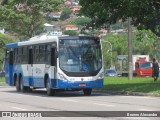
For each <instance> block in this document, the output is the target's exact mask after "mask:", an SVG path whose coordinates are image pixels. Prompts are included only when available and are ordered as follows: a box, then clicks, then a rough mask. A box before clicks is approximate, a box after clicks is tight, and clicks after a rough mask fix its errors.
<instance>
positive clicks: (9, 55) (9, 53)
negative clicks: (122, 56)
mask: <svg viewBox="0 0 160 120" xmlns="http://www.w3.org/2000/svg"><path fill="white" fill-rule="evenodd" d="M5 79H6V83H7V84H9V85H14V81H13V50H6V56H5Z"/></svg>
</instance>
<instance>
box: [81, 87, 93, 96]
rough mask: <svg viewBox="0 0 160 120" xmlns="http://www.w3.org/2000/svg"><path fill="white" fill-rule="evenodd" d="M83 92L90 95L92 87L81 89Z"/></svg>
mask: <svg viewBox="0 0 160 120" xmlns="http://www.w3.org/2000/svg"><path fill="white" fill-rule="evenodd" d="M83 93H84V95H91V93H92V88H86V89H83Z"/></svg>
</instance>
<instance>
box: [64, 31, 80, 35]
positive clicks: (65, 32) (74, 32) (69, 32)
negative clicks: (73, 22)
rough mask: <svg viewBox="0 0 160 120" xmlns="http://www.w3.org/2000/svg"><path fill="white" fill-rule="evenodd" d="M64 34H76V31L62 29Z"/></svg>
mask: <svg viewBox="0 0 160 120" xmlns="http://www.w3.org/2000/svg"><path fill="white" fill-rule="evenodd" d="M64 34H66V35H70V36H74V35H78V33H77V32H76V31H73V30H66V31H64Z"/></svg>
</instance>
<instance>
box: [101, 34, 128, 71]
mask: <svg viewBox="0 0 160 120" xmlns="http://www.w3.org/2000/svg"><path fill="white" fill-rule="evenodd" d="M105 41H108V42H110V43H111V45H112V51H111V46H110V44H109V43H108V42H105ZM102 45H103V57H104V63H105V68H109V66H110V65H111V62H110V61H111V59H112V61H113V64H114V65H116V64H117V55H127V49H128V47H127V34H125V33H124V34H116V35H113V34H108V35H106V36H103V37H102ZM111 52H112V58H111Z"/></svg>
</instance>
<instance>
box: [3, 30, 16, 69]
mask: <svg viewBox="0 0 160 120" xmlns="http://www.w3.org/2000/svg"><path fill="white" fill-rule="evenodd" d="M16 41H17V40H16V39H14V38H13V37H11V36H8V35H4V34H1V33H0V51H1V52H0V70H1V68H2V61H3V58H4V54H5V45H6V44H7V43H12V42H16Z"/></svg>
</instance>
